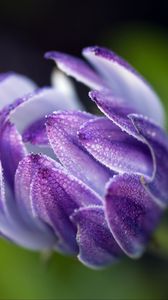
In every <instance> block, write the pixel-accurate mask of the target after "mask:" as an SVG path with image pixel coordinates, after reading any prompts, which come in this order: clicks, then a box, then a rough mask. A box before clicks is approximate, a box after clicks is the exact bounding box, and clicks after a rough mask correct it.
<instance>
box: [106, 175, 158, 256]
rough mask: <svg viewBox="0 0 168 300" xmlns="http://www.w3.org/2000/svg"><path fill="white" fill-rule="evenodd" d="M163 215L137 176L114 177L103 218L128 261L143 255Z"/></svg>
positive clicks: (109, 187) (110, 184)
mask: <svg viewBox="0 0 168 300" xmlns="http://www.w3.org/2000/svg"><path fill="white" fill-rule="evenodd" d="M162 212H163V210H162V209H161V207H160V206H159V205H157V203H155V201H154V199H153V198H152V197H151V195H150V194H149V193H148V192H147V190H146V189H145V187H144V186H143V184H142V182H141V179H140V177H139V176H137V175H129V174H123V175H116V176H115V177H114V178H113V179H112V180H111V181H110V183H109V184H108V186H107V194H106V197H105V214H106V216H107V221H108V224H109V227H110V229H111V232H112V234H113V236H114V238H115V239H116V241H117V242H118V244H119V245H120V247H121V248H122V249H123V251H124V252H125V253H126V254H127V255H129V256H131V257H135V258H136V257H139V256H140V255H141V254H142V253H143V251H144V248H145V247H146V245H147V243H148V242H149V239H150V237H151V235H152V233H153V231H154V229H155V228H156V226H157V225H158V222H159V221H160V218H161V216H162Z"/></svg>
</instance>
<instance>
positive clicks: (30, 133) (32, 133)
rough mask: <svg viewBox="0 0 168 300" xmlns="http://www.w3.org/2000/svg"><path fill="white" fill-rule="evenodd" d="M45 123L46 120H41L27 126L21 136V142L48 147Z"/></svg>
mask: <svg viewBox="0 0 168 300" xmlns="http://www.w3.org/2000/svg"><path fill="white" fill-rule="evenodd" d="M45 123H46V118H42V119H39V120H37V121H35V122H34V123H32V124H31V125H30V126H28V127H27V128H26V129H25V130H24V132H23V134H22V138H23V141H24V142H25V143H26V142H30V143H31V144H33V145H48V143H49V142H48V137H47V132H46V126H45Z"/></svg>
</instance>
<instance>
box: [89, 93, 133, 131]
mask: <svg viewBox="0 0 168 300" xmlns="http://www.w3.org/2000/svg"><path fill="white" fill-rule="evenodd" d="M89 96H90V98H91V99H92V100H93V101H94V102H95V103H96V104H97V106H98V108H99V109H100V110H101V111H102V112H103V113H104V114H105V115H106V116H107V117H108V118H109V119H111V120H112V121H113V123H114V124H116V125H117V126H119V127H120V128H121V129H122V130H123V131H126V132H127V133H128V134H130V135H132V136H136V137H137V130H136V129H135V127H134V125H133V124H132V121H131V120H130V119H129V117H128V115H129V114H131V113H132V112H133V111H132V109H131V108H130V107H129V106H126V105H125V104H124V103H123V99H121V98H117V97H113V96H111V95H110V94H109V93H107V92H103V91H101V92H99V91H91V92H90V93H89Z"/></svg>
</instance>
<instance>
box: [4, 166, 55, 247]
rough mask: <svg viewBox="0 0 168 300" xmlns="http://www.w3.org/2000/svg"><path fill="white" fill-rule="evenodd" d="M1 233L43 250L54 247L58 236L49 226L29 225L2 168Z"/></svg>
mask: <svg viewBox="0 0 168 300" xmlns="http://www.w3.org/2000/svg"><path fill="white" fill-rule="evenodd" d="M0 233H1V234H2V236H3V237H5V238H7V239H8V240H11V241H13V242H14V243H16V244H19V245H21V246H22V247H25V248H28V249H33V250H41V249H51V248H54V245H55V242H56V238H55V236H54V234H53V232H52V231H51V229H50V228H48V227H47V226H43V227H42V226H41V227H39V228H37V227H36V226H32V224H31V226H28V225H27V224H26V223H25V222H24V220H23V218H22V215H20V213H19V211H18V208H17V205H16V202H15V200H14V199H13V195H12V194H10V193H9V191H8V190H7V189H5V186H4V180H3V174H2V168H0Z"/></svg>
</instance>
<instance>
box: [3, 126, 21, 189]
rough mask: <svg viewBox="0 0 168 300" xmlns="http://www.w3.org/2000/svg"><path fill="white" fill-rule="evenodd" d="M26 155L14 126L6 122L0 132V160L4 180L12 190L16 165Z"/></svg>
mask: <svg viewBox="0 0 168 300" xmlns="http://www.w3.org/2000/svg"><path fill="white" fill-rule="evenodd" d="M26 153H27V152H26V149H25V147H24V144H23V142H22V138H21V136H20V134H19V133H18V131H17V129H16V127H15V125H14V124H11V123H10V122H9V121H8V122H6V123H5V124H4V125H3V126H2V128H1V132H0V158H1V161H2V166H3V169H4V175H5V179H6V180H7V182H8V184H9V185H10V186H11V187H12V188H13V184H14V182H13V181H14V175H15V171H16V169H17V166H18V163H19V161H20V160H21V159H22V158H23V157H24V156H25V155H26Z"/></svg>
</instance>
